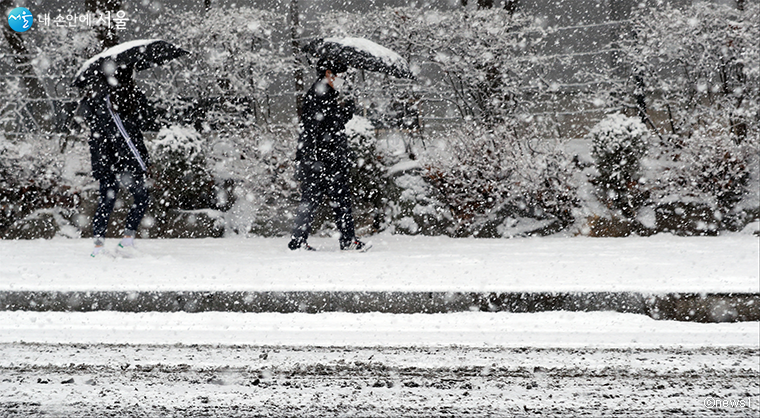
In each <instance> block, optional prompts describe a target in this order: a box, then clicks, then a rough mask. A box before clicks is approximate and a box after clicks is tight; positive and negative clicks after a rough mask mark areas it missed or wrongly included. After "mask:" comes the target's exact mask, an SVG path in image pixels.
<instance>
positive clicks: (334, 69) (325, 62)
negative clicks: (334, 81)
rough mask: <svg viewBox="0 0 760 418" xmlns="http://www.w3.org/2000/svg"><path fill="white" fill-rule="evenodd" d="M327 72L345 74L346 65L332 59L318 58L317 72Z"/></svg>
mask: <svg viewBox="0 0 760 418" xmlns="http://www.w3.org/2000/svg"><path fill="white" fill-rule="evenodd" d="M327 70H330V72H331V73H333V74H337V73H345V72H346V71H348V65H346V64H344V63H342V62H340V61H338V60H335V59H332V58H320V59H319V61H317V72H319V73H321V74H324V72H325V71H327Z"/></svg>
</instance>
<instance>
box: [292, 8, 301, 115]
mask: <svg viewBox="0 0 760 418" xmlns="http://www.w3.org/2000/svg"><path fill="white" fill-rule="evenodd" d="M300 36H301V25H300V23H299V18H298V0H290V45H291V49H292V51H293V60H294V61H295V64H296V67H295V70H293V80H294V82H295V85H294V87H295V96H296V112H297V113H298V117H299V118H300V117H301V108H302V107H303V92H304V81H303V70H302V69H301V67H300V66H299V65H298V64H299V62H298V61H299V59H298V57H299V56H300V55H301V48H300V46H299V42H298V39H299V37H300Z"/></svg>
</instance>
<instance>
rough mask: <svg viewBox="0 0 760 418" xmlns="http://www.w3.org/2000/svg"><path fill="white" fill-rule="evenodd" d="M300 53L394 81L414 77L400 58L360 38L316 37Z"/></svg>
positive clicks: (388, 50)
mask: <svg viewBox="0 0 760 418" xmlns="http://www.w3.org/2000/svg"><path fill="white" fill-rule="evenodd" d="M303 51H304V52H306V53H307V54H311V55H312V56H314V57H315V58H317V59H321V58H324V59H329V60H333V61H336V62H341V63H343V64H345V65H347V66H349V67H353V68H358V69H361V70H367V71H378V72H381V73H385V74H390V75H392V76H394V77H398V78H411V79H413V78H414V74H412V72H411V70H410V69H409V63H407V62H406V60H405V59H404V58H403V57H401V55H399V54H397V53H396V52H393V51H391V50H390V49H388V48H386V47H384V46H382V45H378V44H376V43H374V42H372V41H370V40H368V39H364V38H325V39H321V38H317V39H315V40H313V41H311V42H309V43H308V44H307V45H306V46H305V47H303Z"/></svg>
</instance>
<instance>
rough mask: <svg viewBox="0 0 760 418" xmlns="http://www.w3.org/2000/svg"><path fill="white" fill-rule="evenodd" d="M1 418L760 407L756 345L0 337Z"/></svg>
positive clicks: (742, 412) (736, 410)
mask: <svg viewBox="0 0 760 418" xmlns="http://www.w3.org/2000/svg"><path fill="white" fill-rule="evenodd" d="M0 416H2V417H59V416H61V417H63V416H66V417H75V416H76V417H258V416H261V417H327V416H345V417H486V416H488V417H502V416H541V417H565V416H592V417H596V416H615V417H633V416H636V417H642V416H673V417H682V416H694V417H703V416H715V417H734V416H736V417H757V416H760V349H755V348H750V349H747V348H741V349H740V348H736V349H732V348H703V349H674V348H663V349H602V348H594V349H546V348H544V349H541V348H525V349H520V348H508V349H507V348H493V349H488V348H467V347H445V348H422V347H418V348H388V347H366V348H356V347H287V346H211V345H200V346H193V345H103V344H94V345H82V344H24V343H10V344H0Z"/></svg>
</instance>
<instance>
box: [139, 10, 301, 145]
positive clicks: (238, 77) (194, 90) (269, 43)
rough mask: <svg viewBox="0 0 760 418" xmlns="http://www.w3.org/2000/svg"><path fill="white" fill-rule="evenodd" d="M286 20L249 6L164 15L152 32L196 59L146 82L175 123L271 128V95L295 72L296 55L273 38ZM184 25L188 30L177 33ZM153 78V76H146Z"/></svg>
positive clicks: (160, 70)
mask: <svg viewBox="0 0 760 418" xmlns="http://www.w3.org/2000/svg"><path fill="white" fill-rule="evenodd" d="M282 21H283V16H281V15H278V14H276V13H273V12H270V11H266V10H259V9H255V8H251V7H246V6H233V7H229V8H212V9H211V10H209V11H208V12H206V13H202V14H199V13H195V12H183V13H177V12H175V11H173V10H171V9H167V10H166V11H165V12H164V16H163V17H162V20H161V22H159V23H157V24H155V25H152V26H151V27H150V29H149V31H150V36H151V37H157V38H162V39H165V40H167V41H170V42H173V43H175V44H177V45H179V46H180V47H182V48H184V49H186V50H188V51H190V55H189V56H187V57H183V58H182V59H181V60H179V61H178V62H172V63H170V64H169V65H164V66H162V67H160V68H158V69H156V70H152V71H154V72H155V73H154V74H152V75H153V77H143V80H142V81H143V83H144V84H146V85H149V90H150V91H151V93H152V96H154V97H157V98H160V99H161V107H164V108H166V109H167V110H168V111H169V114H170V117H171V118H173V119H174V120H177V121H182V122H184V123H188V122H192V123H195V124H196V126H195V128H196V129H197V130H198V131H199V132H201V131H204V130H206V131H210V130H230V131H234V130H239V129H249V128H251V127H253V126H255V125H264V124H266V123H267V122H268V117H269V116H268V115H269V108H268V106H269V97H268V91H267V89H268V88H269V87H270V85H271V84H272V83H273V82H274V80H275V79H276V78H278V77H281V76H283V75H289V74H290V73H291V71H292V67H293V63H292V55H290V51H289V50H286V49H283V48H281V47H279V46H278V45H276V44H275V43H274V42H273V40H272V33H273V32H274V31H275V29H276V28H277V27H278V25H281V24H282ZM177 22H182V30H177ZM146 73H148V72H146Z"/></svg>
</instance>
